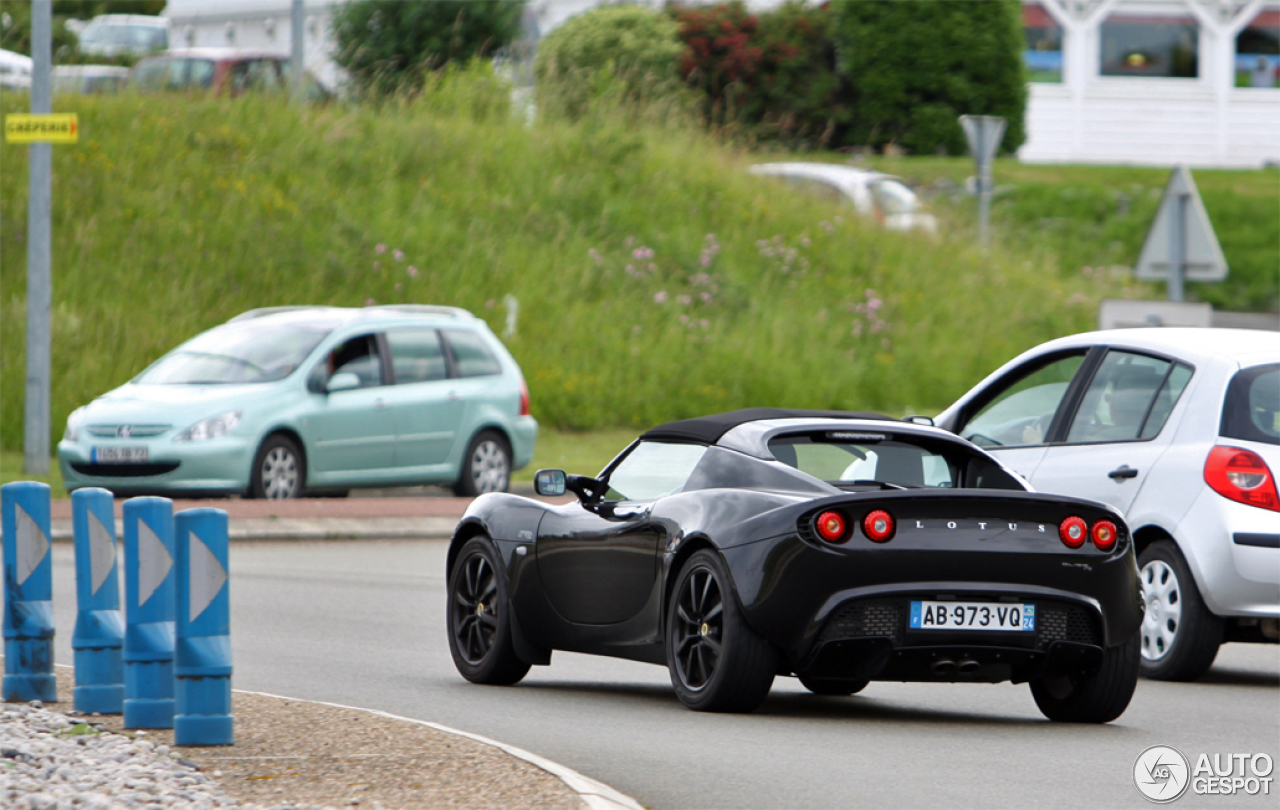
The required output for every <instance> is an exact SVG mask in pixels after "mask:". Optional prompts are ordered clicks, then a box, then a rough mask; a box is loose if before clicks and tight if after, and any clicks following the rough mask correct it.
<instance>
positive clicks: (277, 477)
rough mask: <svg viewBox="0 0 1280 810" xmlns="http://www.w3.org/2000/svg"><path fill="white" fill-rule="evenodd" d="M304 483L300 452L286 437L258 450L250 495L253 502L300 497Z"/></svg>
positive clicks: (272, 438)
mask: <svg viewBox="0 0 1280 810" xmlns="http://www.w3.org/2000/svg"><path fill="white" fill-rule="evenodd" d="M305 480H306V463H305V462H304V461H303V456H302V451H301V450H299V449H298V445H297V443H296V442H294V441H293V440H292V439H290V438H289V437H288V436H284V435H281V434H276V435H274V436H269V437H267V440H266V441H264V442H263V443H262V446H261V447H260V448H258V454H257V456H256V457H255V458H254V461H253V471H252V475H251V476H250V482H249V495H250V496H251V497H254V498H267V499H270V500H283V499H286V498H299V497H302V486H303V483H304V482H305Z"/></svg>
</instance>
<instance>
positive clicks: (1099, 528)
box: [1068, 520, 1119, 551]
mask: <svg viewBox="0 0 1280 810" xmlns="http://www.w3.org/2000/svg"><path fill="white" fill-rule="evenodd" d="M1091 534H1092V536H1093V544H1094V545H1095V546H1096V547H1097V548H1098V551H1108V550H1110V549H1111V547H1112V546H1114V545H1115V544H1116V536H1117V535H1118V534H1119V530H1118V529H1117V528H1116V524H1114V523H1112V522H1111V521H1109V520H1099V521H1098V522H1097V523H1095V524H1093V531H1092V532H1091ZM1068 545H1070V544H1068Z"/></svg>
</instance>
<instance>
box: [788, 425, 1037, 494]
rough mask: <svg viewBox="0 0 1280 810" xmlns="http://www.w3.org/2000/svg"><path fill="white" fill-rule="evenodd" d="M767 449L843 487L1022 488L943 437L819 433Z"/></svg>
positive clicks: (794, 437)
mask: <svg viewBox="0 0 1280 810" xmlns="http://www.w3.org/2000/svg"><path fill="white" fill-rule="evenodd" d="M769 451H770V452H771V453H773V457H774V458H776V459H777V460H778V461H781V462H782V463H783V464H786V465H788V466H790V467H795V468H796V469H797V470H800V471H801V472H803V473H808V474H809V475H812V476H813V477H814V478H818V479H820V480H823V481H826V482H828V483H831V484H835V485H837V486H840V487H842V488H846V489H853V488H858V487H862V486H875V487H882V488H883V487H891V488H898V487H905V488H915V487H941V488H966V489H971V488H975V487H980V488H983V489H1014V490H1021V489H1023V487H1022V485H1021V484H1019V483H1018V482H1017V481H1016V480H1015V479H1014V478H1013V477H1012V476H1010V475H1009V474H1008V473H1006V472H1005V471H1004V470H1003V469H1001V468H1000V466H999V465H997V464H994V463H992V462H991V461H990V460H989V459H988V458H986V457H985V456H983V455H981V454H979V453H975V452H973V451H971V450H970V449H969V448H968V447H965V446H964V445H961V444H958V443H956V442H954V441H948V440H945V439H930V438H928V437H923V436H914V435H912V436H908V435H898V434H892V433H877V432H874V431H867V432H861V431H818V432H810V433H801V434H790V435H784V436H776V437H774V438H773V439H771V440H770V441H769Z"/></svg>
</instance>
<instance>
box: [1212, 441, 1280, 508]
mask: <svg viewBox="0 0 1280 810" xmlns="http://www.w3.org/2000/svg"><path fill="white" fill-rule="evenodd" d="M1204 482H1205V483H1206V484H1208V485H1209V486H1210V487H1211V488H1212V489H1213V491H1214V492H1216V493H1218V494H1219V495H1221V496H1222V497H1224V498H1229V499H1230V500H1233V501H1236V502H1238V503H1246V504H1249V505H1250V506H1257V507H1260V508H1262V509H1270V510H1271V511H1273V512H1280V497H1278V496H1277V495H1276V479H1275V476H1273V475H1272V474H1271V469H1270V468H1269V467H1267V463H1266V462H1265V461H1263V460H1262V456H1259V455H1258V454H1257V453H1255V452H1253V451H1252V450H1245V449H1242V448H1240V447H1222V446H1219V447H1215V448H1213V449H1212V450H1210V451H1209V458H1208V459H1207V460H1205V463H1204Z"/></svg>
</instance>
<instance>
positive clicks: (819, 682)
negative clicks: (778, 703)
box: [800, 675, 871, 697]
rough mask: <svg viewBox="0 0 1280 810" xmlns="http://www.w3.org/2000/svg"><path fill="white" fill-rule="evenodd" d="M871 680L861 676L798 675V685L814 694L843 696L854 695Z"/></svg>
mask: <svg viewBox="0 0 1280 810" xmlns="http://www.w3.org/2000/svg"><path fill="white" fill-rule="evenodd" d="M869 683H871V681H868V680H865V679H862V678H809V677H806V676H804V675H801V676H800V685H801V686H803V687H804V688H805V689H808V690H809V691H810V692H812V693H814V694H815V695H832V696H835V697H843V696H845V695H855V694H857V693H858V692H861V691H862V690H863V689H866V688H867V684H869Z"/></svg>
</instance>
